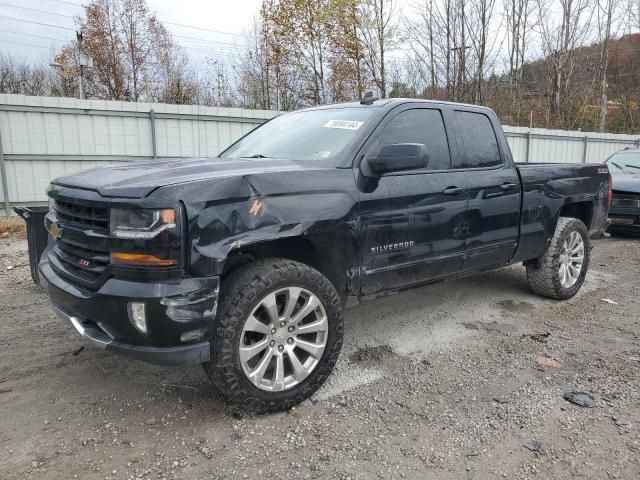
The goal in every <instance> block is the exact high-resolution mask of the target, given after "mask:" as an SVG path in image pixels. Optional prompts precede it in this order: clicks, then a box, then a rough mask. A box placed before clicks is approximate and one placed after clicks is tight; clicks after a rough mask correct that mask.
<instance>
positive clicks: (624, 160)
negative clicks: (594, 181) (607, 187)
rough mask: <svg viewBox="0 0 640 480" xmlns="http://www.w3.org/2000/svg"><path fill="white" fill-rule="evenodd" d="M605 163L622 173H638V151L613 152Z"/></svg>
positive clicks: (639, 159)
mask: <svg viewBox="0 0 640 480" xmlns="http://www.w3.org/2000/svg"><path fill="white" fill-rule="evenodd" d="M607 165H610V166H612V167H613V168H614V169H615V170H618V171H620V172H624V173H634V174H640V152H618V153H615V154H613V155H612V156H611V157H610V158H609V160H607Z"/></svg>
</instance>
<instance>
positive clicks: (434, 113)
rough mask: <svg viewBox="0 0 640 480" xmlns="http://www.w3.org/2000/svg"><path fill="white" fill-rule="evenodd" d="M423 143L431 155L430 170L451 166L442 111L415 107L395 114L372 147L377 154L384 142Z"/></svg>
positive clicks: (428, 166) (428, 167) (389, 143)
mask: <svg viewBox="0 0 640 480" xmlns="http://www.w3.org/2000/svg"><path fill="white" fill-rule="evenodd" d="M394 143H422V144H424V145H426V147H427V152H428V154H429V161H428V163H427V170H446V169H449V168H451V155H450V154H449V144H448V143H447V133H446V131H445V129H444V122H443V121H442V114H441V113H440V110H433V109H427V108H416V109H412V110H405V111H404V112H400V113H399V114H398V115H396V116H395V117H394V118H393V119H391V121H390V122H389V123H388V124H387V126H385V127H384V130H383V131H382V133H381V134H380V137H378V139H377V140H376V142H375V144H374V145H373V148H372V153H374V154H375V153H377V152H378V150H380V148H382V147H383V146H385V145H392V144H394Z"/></svg>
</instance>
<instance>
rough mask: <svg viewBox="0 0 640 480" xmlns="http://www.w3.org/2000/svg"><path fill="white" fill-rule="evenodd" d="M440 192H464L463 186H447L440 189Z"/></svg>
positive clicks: (447, 193) (448, 193)
mask: <svg viewBox="0 0 640 480" xmlns="http://www.w3.org/2000/svg"><path fill="white" fill-rule="evenodd" d="M442 193H444V194H445V195H460V194H461V193H464V188H460V187H447V188H445V189H444V190H442Z"/></svg>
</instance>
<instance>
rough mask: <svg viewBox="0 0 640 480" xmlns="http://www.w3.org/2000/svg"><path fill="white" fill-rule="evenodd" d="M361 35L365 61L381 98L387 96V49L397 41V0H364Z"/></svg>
mask: <svg viewBox="0 0 640 480" xmlns="http://www.w3.org/2000/svg"><path fill="white" fill-rule="evenodd" d="M362 1H363V7H362V22H361V26H360V35H361V37H362V42H363V44H364V47H365V51H366V53H365V55H364V62H365V64H366V66H367V70H368V72H369V75H370V76H371V78H372V80H373V83H374V84H375V86H376V88H377V89H378V92H379V94H380V97H381V98H386V96H387V74H386V59H385V55H386V54H387V51H388V50H389V49H390V48H392V46H393V45H394V44H395V43H396V35H397V22H396V20H395V9H396V4H397V2H396V0H362Z"/></svg>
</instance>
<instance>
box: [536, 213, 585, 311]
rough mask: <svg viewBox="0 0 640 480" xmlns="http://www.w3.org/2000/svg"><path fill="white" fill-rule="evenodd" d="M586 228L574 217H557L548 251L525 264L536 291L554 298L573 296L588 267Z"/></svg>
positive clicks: (580, 284)
mask: <svg viewBox="0 0 640 480" xmlns="http://www.w3.org/2000/svg"><path fill="white" fill-rule="evenodd" d="M590 252H591V242H590V239H589V232H588V230H587V227H586V226H585V225H584V223H582V221H580V220H578V219H577V218H570V217H560V218H559V219H558V223H557V225H556V231H555V233H554V235H553V238H552V239H551V243H549V247H548V248H547V251H546V252H545V253H544V255H543V256H542V257H540V258H539V259H537V260H535V261H533V262H530V263H529V264H527V281H528V283H529V287H530V288H531V290H533V291H534V292H535V293H537V294H539V295H543V296H545V297H550V298H555V299H556V300H567V299H569V298H571V297H573V296H574V295H575V294H576V293H578V290H580V287H581V286H582V284H583V283H584V278H585V275H586V274H587V271H588V269H589V256H590Z"/></svg>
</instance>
